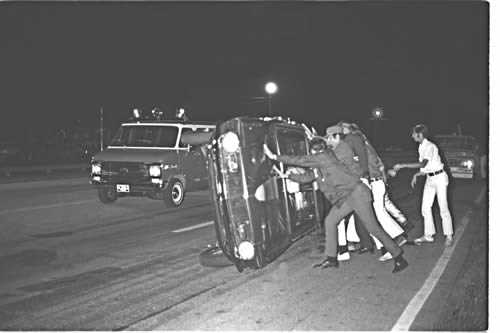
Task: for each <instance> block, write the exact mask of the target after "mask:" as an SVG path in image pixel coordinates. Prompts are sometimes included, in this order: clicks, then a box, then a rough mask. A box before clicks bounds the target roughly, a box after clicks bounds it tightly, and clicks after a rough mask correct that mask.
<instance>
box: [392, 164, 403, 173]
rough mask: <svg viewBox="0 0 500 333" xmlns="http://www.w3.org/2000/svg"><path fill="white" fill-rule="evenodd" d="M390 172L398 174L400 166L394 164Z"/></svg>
mask: <svg viewBox="0 0 500 333" xmlns="http://www.w3.org/2000/svg"><path fill="white" fill-rule="evenodd" d="M392 170H394V171H396V172H398V171H399V170H401V165H400V164H394V165H393V166H392Z"/></svg>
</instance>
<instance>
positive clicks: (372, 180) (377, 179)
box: [369, 177, 384, 183]
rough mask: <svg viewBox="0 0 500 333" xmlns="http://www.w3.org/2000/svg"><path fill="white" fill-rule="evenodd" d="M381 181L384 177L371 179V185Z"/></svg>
mask: <svg viewBox="0 0 500 333" xmlns="http://www.w3.org/2000/svg"><path fill="white" fill-rule="evenodd" d="M379 180H384V177H374V178H370V180H369V182H370V183H373V182H376V181H379Z"/></svg>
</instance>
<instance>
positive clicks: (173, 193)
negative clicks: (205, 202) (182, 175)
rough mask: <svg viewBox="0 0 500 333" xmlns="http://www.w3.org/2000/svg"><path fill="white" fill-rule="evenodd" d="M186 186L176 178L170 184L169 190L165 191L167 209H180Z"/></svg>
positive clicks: (164, 200) (164, 197)
mask: <svg viewBox="0 0 500 333" xmlns="http://www.w3.org/2000/svg"><path fill="white" fill-rule="evenodd" d="M184 195H185V191H184V185H182V182H181V181H180V180H178V179H176V178H174V179H172V180H170V181H169V182H168V185H167V188H166V189H165V190H164V191H163V202H165V205H166V206H167V207H179V206H180V205H181V204H182V202H183V201H184Z"/></svg>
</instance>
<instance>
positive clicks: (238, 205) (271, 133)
mask: <svg viewBox="0 0 500 333" xmlns="http://www.w3.org/2000/svg"><path fill="white" fill-rule="evenodd" d="M197 137H198V138H200V137H202V138H203V139H204V140H206V141H209V142H210V143H209V145H208V148H207V157H208V171H209V180H210V187H209V188H210V193H211V198H212V200H213V202H214V206H215V215H216V219H215V231H216V236H217V243H218V247H214V248H211V249H207V250H206V251H204V252H203V253H201V255H200V261H201V262H202V264H207V265H210V263H217V260H220V259H216V258H217V257H216V256H217V255H218V254H220V252H222V253H223V254H224V255H225V257H227V259H229V261H230V262H232V263H233V264H234V265H235V266H236V267H237V269H238V270H239V271H242V270H243V269H244V268H245V267H251V268H261V267H263V266H265V265H266V264H267V263H269V262H270V261H272V260H273V259H275V258H276V257H277V256H279V255H280V254H281V253H282V252H283V251H284V250H285V249H286V248H287V247H288V246H290V244H292V243H293V242H294V241H295V240H297V239H298V238H300V237H301V236H303V235H304V234H306V233H308V232H310V231H311V230H313V229H314V228H315V227H316V226H317V225H318V224H319V223H320V221H321V219H322V215H323V209H322V207H323V205H322V203H323V201H322V199H321V198H320V195H319V192H318V191H317V186H316V184H314V183H312V184H307V185H302V184H298V183H296V182H293V181H290V180H289V179H283V178H280V177H278V173H279V172H286V171H287V170H288V169H289V168H293V167H290V166H285V165H283V164H275V163H273V162H272V161H270V160H269V159H267V158H266V157H265V155H264V153H263V144H264V143H267V144H268V146H270V147H271V148H274V150H275V151H277V152H278V154H286V155H303V154H308V153H309V144H308V139H307V135H306V131H305V129H304V127H303V126H302V125H300V124H297V123H295V122H292V121H289V120H283V119H282V118H254V117H239V118H234V119H231V120H228V121H225V122H223V123H221V124H219V125H218V126H217V128H216V130H215V132H214V133H213V135H212V136H210V137H209V136H208V135H200V136H197ZM187 141H189V140H187ZM198 143H199V141H198ZM294 169H295V170H294V171H295V172H303V170H302V169H300V168H294ZM211 256H213V260H211V259H210V257H211ZM227 259H226V261H227Z"/></svg>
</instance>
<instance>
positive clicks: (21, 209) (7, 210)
mask: <svg viewBox="0 0 500 333" xmlns="http://www.w3.org/2000/svg"><path fill="white" fill-rule="evenodd" d="M89 202H96V199H92V200H81V201H70V202H60V203H56V204H52V205H41V206H32V207H24V208H17V209H6V210H0V215H5V214H12V213H22V212H29V211H32V210H37V209H47V208H59V207H64V206H72V205H81V204H84V203H89Z"/></svg>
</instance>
